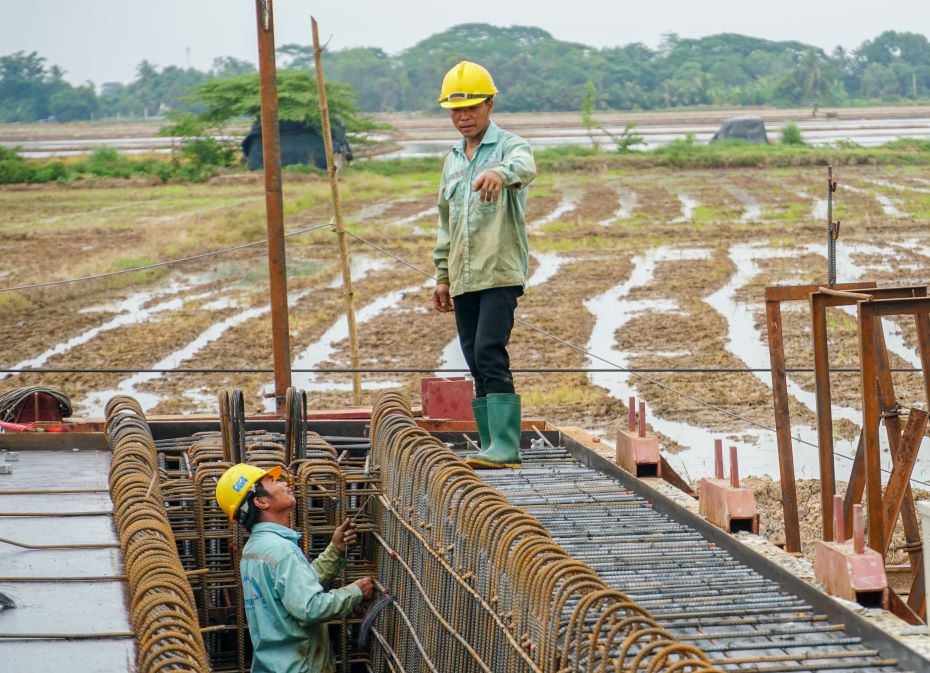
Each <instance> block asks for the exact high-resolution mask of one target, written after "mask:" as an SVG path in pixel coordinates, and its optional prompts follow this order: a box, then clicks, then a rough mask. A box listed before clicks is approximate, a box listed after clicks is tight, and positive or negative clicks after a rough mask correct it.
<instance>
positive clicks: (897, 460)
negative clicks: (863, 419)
mask: <svg viewBox="0 0 930 673" xmlns="http://www.w3.org/2000/svg"><path fill="white" fill-rule="evenodd" d="M926 430H927V412H926V411H924V410H923V409H911V413H910V415H909V416H908V417H907V424H906V425H905V427H904V436H903V437H902V438H901V441H900V442H898V446H897V447H895V448H892V451H891V459H892V467H891V477H889V479H888V486H887V487H886V489H885V499H884V503H883V506H884V510H885V542H884V544H883V545H882V550H881V553H887V551H888V547H889V546H890V545H891V537H892V535H893V534H894V527H895V522H896V521H897V520H898V514H899V513H900V512H901V507H902V505H903V504H904V502H905V499H906V498H907V496H910V498H911V507H914V505H913V497H914V496H913V495H912V494H911V472H913V470H914V465H915V463H917V452H918V450H919V449H920V442H921V440H923V438H924V432H926ZM914 516H915V517H916V509H915V512H914ZM915 532H917V533H918V536H917V540H913V542H916V541H919V540H920V537H919V530H918V531H915ZM908 537H910V536H908ZM908 542H912V540H910V539H909V540H908ZM912 570H915V571H916V572H920V570H921V569H920V568H916V569H913V568H912Z"/></svg>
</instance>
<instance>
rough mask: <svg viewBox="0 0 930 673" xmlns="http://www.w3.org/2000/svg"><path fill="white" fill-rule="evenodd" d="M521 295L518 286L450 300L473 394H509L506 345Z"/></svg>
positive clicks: (471, 293) (510, 377)
mask: <svg viewBox="0 0 930 673" xmlns="http://www.w3.org/2000/svg"><path fill="white" fill-rule="evenodd" d="M522 294H523V288H522V287H520V286H519V285H516V286H510V287H494V288H490V289H488V290H479V291H478V292H466V293H464V294H460V295H459V296H457V297H453V300H452V301H453V304H454V306H455V327H456V329H457V330H458V333H459V343H460V344H461V345H462V353H463V354H464V355H465V362H466V363H468V369H469V370H470V371H471V375H472V378H474V379H475V395H476V396H477V397H484V396H485V395H487V394H488V393H513V392H514V388H513V375H512V374H511V373H510V356H509V355H508V354H507V344H508V343H509V342H510V332H511V331H512V330H513V312H514V310H515V309H516V308H517V298H518V297H520V296H521V295H522Z"/></svg>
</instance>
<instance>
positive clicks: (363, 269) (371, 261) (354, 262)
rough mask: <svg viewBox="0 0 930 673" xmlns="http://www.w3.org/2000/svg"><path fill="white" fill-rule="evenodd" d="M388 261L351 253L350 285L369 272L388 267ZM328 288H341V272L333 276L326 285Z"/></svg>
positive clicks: (358, 281) (361, 279)
mask: <svg viewBox="0 0 930 673" xmlns="http://www.w3.org/2000/svg"><path fill="white" fill-rule="evenodd" d="M389 265H390V262H388V260H386V259H384V258H383V257H370V256H368V255H352V258H351V260H350V261H349V276H351V278H352V286H353V287H354V286H355V283H360V282H362V281H363V280H365V278H366V277H368V275H369V274H372V273H375V272H377V271H381V270H382V269H386V268H388V266H389ZM326 287H327V288H329V289H330V290H338V289H341V288H342V273H341V272H340V273H338V274H336V277H335V278H333V279H332V280H331V281H330V283H329V285H327V286H326Z"/></svg>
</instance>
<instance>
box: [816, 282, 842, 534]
mask: <svg viewBox="0 0 930 673" xmlns="http://www.w3.org/2000/svg"><path fill="white" fill-rule="evenodd" d="M810 302H811V321H812V323H811V326H812V329H813V339H814V382H815V383H814V384H815V388H816V399H817V445H818V446H819V447H820V453H819V455H820V505H821V507H822V508H823V536H822V538H823V540H825V541H830V540H832V539H833V495H834V494H835V493H836V474H835V471H834V466H833V409H832V408H831V402H830V400H831V397H830V355H829V351H828V347H827V309H826V306H825V304H824V296H823V295H822V294H820V293H817V292H815V293H813V294H812V295H811V299H810Z"/></svg>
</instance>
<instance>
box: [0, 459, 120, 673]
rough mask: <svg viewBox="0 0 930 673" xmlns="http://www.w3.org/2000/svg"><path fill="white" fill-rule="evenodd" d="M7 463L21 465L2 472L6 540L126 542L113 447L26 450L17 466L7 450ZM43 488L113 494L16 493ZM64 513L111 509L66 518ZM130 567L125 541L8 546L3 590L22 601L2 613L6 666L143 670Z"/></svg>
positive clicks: (0, 645) (90, 672)
mask: <svg viewBox="0 0 930 673" xmlns="http://www.w3.org/2000/svg"><path fill="white" fill-rule="evenodd" d="M0 465H8V466H10V467H12V468H13V473H12V474H0V538H6V539H9V540H12V541H15V542H20V543H24V544H31V545H47V544H62V545H67V544H113V545H115V544H116V543H117V542H118V540H117V537H116V532H115V530H114V527H113V519H112V504H111V502H110V497H109V495H108V494H107V492H106V489H107V472H108V470H109V466H110V453H109V451H95V450H94V451H87V450H83V451H49V450H23V451H20V452H19V460H18V461H15V462H7V461H5V460H4V457H3V453H2V452H0ZM34 489H51V490H60V489H103V490H102V492H99V493H68V494H64V493H49V494H35V495H27V494H13V493H11V491H22V490H34ZM60 512H88V513H93V512H98V513H104V514H102V515H101V514H88V515H85V516H68V517H62V516H56V513H60ZM13 513H26V514H30V516H10V514H13ZM46 514H47V516H45V515H46ZM34 515H41V516H34ZM122 572H123V569H122V562H121V560H120V550H119V548H118V547H111V548H103V549H39V550H36V549H23V548H21V547H17V546H15V545H11V544H7V543H5V542H0V593H3V594H5V595H6V596H8V597H10V598H12V599H13V600H14V601H15V603H16V607H15V608H14V609H2V610H0V661H2V662H3V666H2V668H3V670H4V672H8V673H20V672H22V673H27V672H28V673H32V672H33V671H35V670H36V669H37V666H38V668H39V669H42V670H50V671H56V670H67V671H69V673H98V672H99V673H111V672H114V671H131V670H134V665H135V657H136V654H135V650H136V648H135V641H134V640H133V638H132V636H131V635H129V633H130V632H131V630H132V627H131V625H130V623H129V613H128V596H127V586H126V582H125V581H123V580H121V579H119V576H120V575H121V574H122ZM69 578H75V580H74V581H69ZM79 578H112V579H93V580H89V581H88V579H79ZM69 635H70V636H72V638H71V639H68V638H67V636H69ZM73 636H77V638H76V639H75V638H74V637H73Z"/></svg>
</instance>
